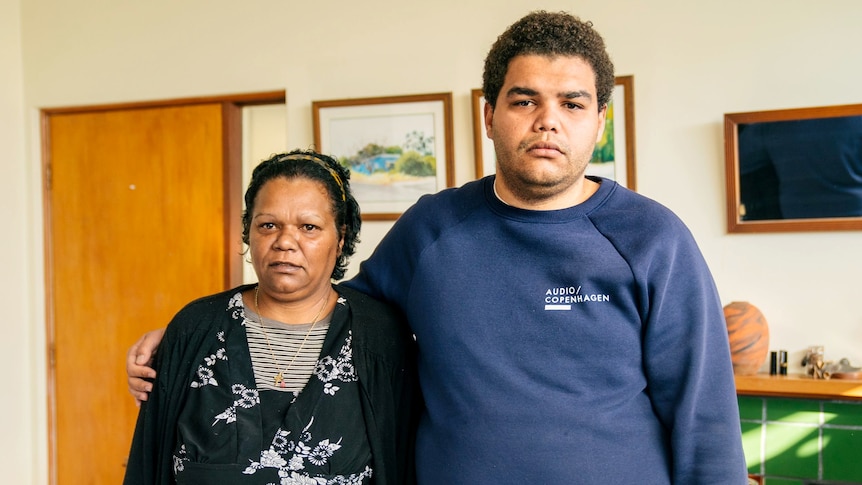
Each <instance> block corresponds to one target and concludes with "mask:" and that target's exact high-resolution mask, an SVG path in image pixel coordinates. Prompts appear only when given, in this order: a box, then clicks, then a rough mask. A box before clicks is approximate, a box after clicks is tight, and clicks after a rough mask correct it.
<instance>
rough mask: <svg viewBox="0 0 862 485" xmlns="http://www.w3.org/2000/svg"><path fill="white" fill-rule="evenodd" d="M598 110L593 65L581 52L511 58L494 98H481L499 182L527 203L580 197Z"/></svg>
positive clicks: (599, 121)
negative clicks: (489, 102)
mask: <svg viewBox="0 0 862 485" xmlns="http://www.w3.org/2000/svg"><path fill="white" fill-rule="evenodd" d="M605 111H606V108H605V107H603V108H602V109H601V110H599V106H598V100H597V99H596V78H595V73H594V72H593V69H592V67H590V65H589V64H587V63H586V62H585V61H584V60H582V59H581V58H580V57H568V56H558V57H546V56H539V55H522V56H517V57H515V58H513V59H512V60H511V61H510V62H509V69H508V71H507V72H506V78H505V79H504V81H503V87H502V88H501V89H500V93H499V96H498V97H497V106H496V107H495V108H494V109H491V107H490V106H487V105H486V106H485V128H486V130H487V133H488V137H489V138H491V139H492V140H493V141H494V148H495V150H496V152H497V184H498V186H501V188H502V190H503V191H504V192H506V193H509V194H511V195H514V196H515V197H516V198H517V199H519V200H521V201H524V202H527V203H528V204H537V205H539V206H541V205H542V203H543V202H545V201H549V200H557V201H566V202H572V203H579V202H580V201H581V199H582V198H579V197H578V195H579V194H581V193H582V192H583V191H584V170H585V169H586V167H587V164H588V163H589V162H590V159H591V158H592V154H593V149H594V148H595V145H596V142H598V140H600V139H601V136H602V132H603V131H604V127H605ZM576 193H577V194H576Z"/></svg>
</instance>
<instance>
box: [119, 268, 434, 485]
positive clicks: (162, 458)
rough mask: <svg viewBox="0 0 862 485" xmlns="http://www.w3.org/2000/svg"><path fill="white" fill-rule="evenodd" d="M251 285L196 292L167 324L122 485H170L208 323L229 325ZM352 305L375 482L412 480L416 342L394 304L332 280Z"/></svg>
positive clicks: (417, 406) (417, 405) (396, 484)
mask: <svg viewBox="0 0 862 485" xmlns="http://www.w3.org/2000/svg"><path fill="white" fill-rule="evenodd" d="M250 287H251V286H250V285H246V286H241V287H239V288H234V289H231V290H229V291H226V292H222V293H219V294H215V295H211V296H208V297H204V298H201V299H199V300H196V301H194V302H192V303H190V304H188V305H187V306H186V307H185V308H183V309H182V310H181V311H180V312H179V313H177V315H176V316H175V317H174V319H173V320H172V321H171V323H170V324H169V325H168V328H167V331H166V332H165V337H164V339H163V340H162V344H161V345H160V346H159V350H158V352H157V353H156V359H155V361H156V362H155V367H156V369H157V371H158V377H157V378H156V381H155V384H154V386H153V391H152V393H151V394H150V396H149V399H148V401H145V402H144V403H143V404H142V405H141V409H140V412H139V414H138V422H137V427H136V429H135V435H134V437H133V439H132V446H131V451H130V455H129V462H128V466H127V469H126V476H125V480H124V482H123V483H124V484H127V485H137V484H147V485H149V484H172V483H175V481H174V476H173V456H172V455H173V449H174V446H175V444H176V425H177V420H178V417H179V415H180V411H181V409H182V406H183V403H184V402H185V398H186V395H187V393H188V389H189V385H190V383H191V382H192V381H194V380H195V373H196V372H197V365H198V363H200V362H201V361H202V360H203V359H204V358H205V357H206V356H207V355H209V352H210V345H208V344H207V342H208V339H210V338H211V336H212V332H213V328H219V327H224V326H225V325H226V324H227V323H229V320H230V318H229V315H228V312H227V311H226V309H227V308H228V302H229V300H230V299H231V297H233V296H234V295H236V294H237V293H238V292H242V291H244V290H246V289H248V288H250ZM335 289H336V291H337V292H338V293H339V294H340V295H342V296H344V297H345V298H346V299H347V301H348V303H349V308H350V312H351V313H350V325H351V330H352V333H353V362H354V365H355V367H356V374H357V376H358V378H359V384H360V389H361V397H360V401H361V404H362V416H363V418H364V421H365V425H366V428H367V430H368V439H369V443H370V446H371V453H372V468H373V470H374V475H373V477H372V483H373V484H375V485H401V484H413V483H415V471H414V467H413V463H414V441H415V430H416V425H417V421H418V416H419V413H420V411H421V406H422V400H421V395H420V392H419V388H418V382H417V376H416V343H415V340H414V339H413V335H412V334H411V333H410V330H409V327H408V326H407V323H406V321H405V320H404V318H403V316H402V315H401V314H400V313H399V312H398V311H397V310H396V309H394V308H393V307H391V306H389V305H387V304H385V303H382V302H380V301H377V300H375V299H373V298H371V297H369V296H367V295H365V294H363V293H360V292H357V291H355V290H352V289H350V288H347V287H344V286H341V285H337V286H336V287H335Z"/></svg>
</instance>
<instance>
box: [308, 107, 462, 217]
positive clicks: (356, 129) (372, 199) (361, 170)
mask: <svg viewBox="0 0 862 485" xmlns="http://www.w3.org/2000/svg"><path fill="white" fill-rule="evenodd" d="M312 117H313V123H314V144H315V146H316V147H317V150H319V151H320V152H322V153H325V154H327V155H331V156H333V157H335V158H336V159H337V160H338V161H339V162H340V163H341V164H342V165H344V166H345V167H346V168H347V169H348V170H350V186H351V187H352V189H353V193H354V195H355V196H356V200H357V201H358V202H359V206H360V208H361V210H362V218H363V219H365V220H392V219H397V218H398V216H399V215H400V214H401V213H402V212H404V210H406V209H407V208H408V207H410V206H411V205H413V203H414V202H416V201H417V200H418V199H419V197H421V196H422V195H424V194H429V193H434V192H437V191H439V190H441V189H443V188H446V187H451V186H453V185H454V168H453V151H454V150H453V146H452V137H453V135H452V93H437V94H419V95H410V96H390V97H379V98H353V99H340V100H329V101H314V102H313V103H312Z"/></svg>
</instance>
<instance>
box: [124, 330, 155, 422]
mask: <svg viewBox="0 0 862 485" xmlns="http://www.w3.org/2000/svg"><path fill="white" fill-rule="evenodd" d="M164 335H165V329H164V328H160V329H157V330H151V331H149V332H147V333H145V334H144V335H143V336H142V337H141V338H140V339H139V340H138V341H137V342H135V343H134V344H132V347H131V348H129V351H128V353H126V374H127V375H128V381H129V392H130V393H131V394H132V396H133V397H134V398H135V404H137V405H138V406H140V405H141V402H142V401H146V400H147V398H148V397H149V393H150V391H152V390H153V384H152V382H149V381H147V380H145V379H154V378H155V377H156V371H155V369H153V368H152V367H150V366H151V365H153V356H154V355H155V353H156V349H157V348H158V347H159V342H161V341H162V337H163V336H164Z"/></svg>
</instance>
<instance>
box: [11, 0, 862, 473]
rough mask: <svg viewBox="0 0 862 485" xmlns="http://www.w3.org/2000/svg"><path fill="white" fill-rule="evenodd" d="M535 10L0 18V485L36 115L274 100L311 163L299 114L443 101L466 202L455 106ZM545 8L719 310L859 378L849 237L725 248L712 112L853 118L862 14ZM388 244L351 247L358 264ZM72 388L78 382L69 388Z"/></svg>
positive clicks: (461, 5)
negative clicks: (840, 362) (601, 74)
mask: <svg viewBox="0 0 862 485" xmlns="http://www.w3.org/2000/svg"><path fill="white" fill-rule="evenodd" d="M537 5H538V4H537V3H536V2H535V1H532V0H510V1H508V2H499V1H497V0H471V1H464V0H438V1H436V2H430V3H429V2H423V3H421V4H418V3H415V2H404V1H395V0H391V1H390V0H367V1H365V2H351V1H344V0H332V1H329V2H301V1H299V0H251V1H246V2H237V1H235V0H230V1H228V0H208V1H201V0H186V1H183V2H172V1H168V0H152V1H147V2H106V1H94V0H82V1H78V2H66V1H61V0H27V1H23V2H22V1H20V0H0V107H2V109H0V164H2V168H3V174H4V176H3V177H2V178H0V184H2V187H0V208H2V209H0V210H2V211H4V212H5V213H4V217H3V221H4V224H5V231H4V237H3V238H2V240H0V270H2V274H4V275H5V276H4V277H3V278H2V279H0V288H2V290H3V296H4V297H5V300H6V302H7V309H6V312H5V318H4V319H3V322H4V323H3V324H2V325H3V329H2V335H3V338H2V339H0V366H2V368H3V369H4V370H5V372H4V377H5V379H4V387H5V392H4V393H3V396H4V397H3V398H2V399H0V429H2V430H3V435H2V437H0V469H2V470H4V472H3V475H4V482H6V483H45V480H46V476H47V473H46V466H47V465H46V460H47V452H46V451H45V447H46V439H45V428H46V425H45V409H44V407H45V406H44V402H45V389H44V371H45V369H44V363H43V361H44V353H43V349H44V343H45V337H44V333H45V332H44V307H43V298H44V290H43V285H44V277H43V273H42V252H41V251H42V249H41V245H42V233H41V224H42V219H41V217H42V214H41V206H40V200H41V199H40V197H41V192H40V190H41V189H40V181H39V175H38V173H39V163H40V159H39V152H38V136H39V133H38V129H37V128H38V109H39V108H40V107H56V106H65V105H84V104H99V103H111V102H123V101H138V100H148V99H164V98H176V97H186V96H200V95H213V94H223V93H237V92H251V91H264V90H272V89H286V90H287V94H288V105H287V111H286V119H287V135H286V136H287V145H288V146H289V147H294V146H298V147H307V146H309V145H310V144H311V141H312V136H311V114H310V104H311V101H312V100H322V99H335V98H344V97H367V96H387V95H397V94H414V93H431V92H440V91H451V92H452V93H453V94H454V101H455V105H454V110H455V112H454V115H455V133H456V134H455V140H454V142H455V155H456V157H455V158H456V163H457V164H458V167H457V170H456V179H457V183H458V184H461V183H464V182H466V181H468V180H470V179H471V178H472V177H473V173H472V166H473V164H472V158H471V157H472V155H471V154H472V140H471V135H470V133H471V125H470V123H471V117H470V104H469V93H470V89H472V88H477V87H479V86H480V79H481V63H482V59H483V57H484V55H485V53H486V51H487V49H488V47H489V45H490V44H491V43H492V42H493V41H494V39H495V38H496V36H497V35H498V34H499V33H500V32H501V31H502V30H503V29H504V28H505V27H506V26H507V25H508V24H509V23H511V22H512V21H514V20H515V19H517V18H518V17H520V16H521V15H522V14H524V13H526V12H527V11H528V10H530V9H532V8H536V6H537ZM542 6H543V7H544V8H546V9H548V10H573V11H575V13H577V14H579V15H581V16H582V17H583V18H586V19H590V20H592V21H593V22H594V23H595V25H596V26H597V28H598V29H599V30H600V31H601V32H603V34H604V35H605V38H606V40H607V42H608V45H609V49H610V51H611V54H612V56H613V58H614V61H615V63H616V66H617V71H618V73H619V74H633V75H634V76H635V104H636V106H635V112H636V116H635V117H636V123H637V163H638V166H637V171H638V189H639V192H641V193H643V194H645V195H647V196H650V197H652V198H655V199H657V200H658V201H660V202H662V203H664V204H665V205H667V206H669V207H670V208H671V209H673V210H674V211H676V212H677V213H678V214H679V215H680V216H681V217H682V218H683V220H685V221H686V222H687V223H688V224H689V226H690V227H691V229H692V231H693V232H694V235H695V237H696V238H697V240H698V241H699V243H700V245H701V248H702V249H703V251H704V254H705V255H706V258H707V260H708V262H709V264H710V266H711V267H712V270H713V272H714V275H715V278H716V281H717V283H718V287H719V290H720V293H721V297H722V300H723V301H724V302H725V303H727V302H730V301H732V300H748V301H751V302H752V303H754V304H755V305H757V306H759V307H760V308H761V310H762V311H763V312H764V313H765V315H766V317H767V319H768V320H769V322H770V324H771V332H772V342H773V344H772V345H771V347H773V348H779V347H780V348H784V349H787V350H791V351H797V350H801V349H802V348H804V347H805V346H807V345H809V344H814V343H821V344H824V345H825V346H826V352H827V357H828V358H839V357H842V356H848V357H850V358H851V360H852V361H854V362H855V363H856V364H857V365H862V310H860V306H859V295H860V294H862V292H860V289H862V285H860V282H859V275H860V274H862V256H860V253H859V248H860V247H862V246H860V243H862V235H860V233H859V232H858V231H857V232H842V233H807V234H806V233H798V234H778V235H727V234H725V223H724V219H723V218H724V176H723V163H724V162H723V152H722V149H723V141H722V125H721V123H722V115H723V114H724V113H727V112H737V111H756V110H764V109H778V108H790V107H807V106H823V105H833V104H850V103H862V91H860V89H859V86H860V85H862V62H860V59H859V54H858V53H857V52H856V51H855V48H856V47H858V46H859V45H862V29H860V28H859V27H858V24H859V20H860V19H862V3H860V2H858V1H856V0H825V1H822V2H810V1H809V0H757V1H750V0H726V1H723V2H682V1H675V0H653V1H650V2H641V1H628V0H581V1H579V2H574V1H571V0H569V1H560V0H548V1H546V2H544V3H543V5H542ZM19 19H20V21H19ZM22 63H23V64H22ZM280 148H281V147H279V149H280ZM387 227H388V226H387V224H385V223H377V224H369V225H368V226H367V227H366V228H365V234H364V237H363V240H364V244H363V246H362V247H361V248H360V255H359V258H360V259H361V258H362V257H364V256H365V255H367V254H368V253H369V252H370V249H371V247H372V245H373V243H374V242H375V241H376V240H378V239H379V237H380V235H382V234H383V233H384V232H385V230H386V228H387ZM161 323H162V322H153V324H154V325H158V324H161ZM117 344H118V345H123V346H126V345H128V342H118V343H117ZM116 365H122V363H120V362H117V363H116ZM87 384H89V383H88V382H87V380H86V376H81V381H80V382H76V383H67V384H66V385H87ZM119 398H125V396H120V397H119Z"/></svg>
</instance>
